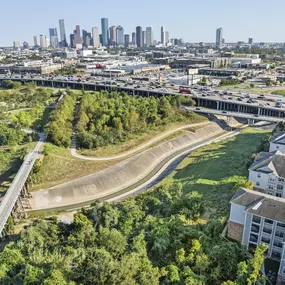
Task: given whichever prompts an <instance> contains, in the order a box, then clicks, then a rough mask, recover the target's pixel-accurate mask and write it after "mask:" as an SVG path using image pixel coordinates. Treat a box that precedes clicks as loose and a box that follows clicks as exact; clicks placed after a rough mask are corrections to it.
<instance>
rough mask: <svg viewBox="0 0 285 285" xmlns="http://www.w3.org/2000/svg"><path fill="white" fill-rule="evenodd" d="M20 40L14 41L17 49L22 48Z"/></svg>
mask: <svg viewBox="0 0 285 285" xmlns="http://www.w3.org/2000/svg"><path fill="white" fill-rule="evenodd" d="M20 45H21V44H20V41H14V42H13V47H14V48H15V49H18V48H20Z"/></svg>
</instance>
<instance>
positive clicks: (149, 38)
mask: <svg viewBox="0 0 285 285" xmlns="http://www.w3.org/2000/svg"><path fill="white" fill-rule="evenodd" d="M152 45H153V29H152V27H146V46H147V47H150V46H152Z"/></svg>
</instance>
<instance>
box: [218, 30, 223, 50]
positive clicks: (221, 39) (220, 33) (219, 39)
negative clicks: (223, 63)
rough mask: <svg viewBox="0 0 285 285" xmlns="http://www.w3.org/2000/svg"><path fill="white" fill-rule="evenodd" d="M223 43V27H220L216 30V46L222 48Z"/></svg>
mask: <svg viewBox="0 0 285 285" xmlns="http://www.w3.org/2000/svg"><path fill="white" fill-rule="evenodd" d="M222 44H223V29H222V28H218V29H217V30H216V46H217V47H218V48H221V47H222Z"/></svg>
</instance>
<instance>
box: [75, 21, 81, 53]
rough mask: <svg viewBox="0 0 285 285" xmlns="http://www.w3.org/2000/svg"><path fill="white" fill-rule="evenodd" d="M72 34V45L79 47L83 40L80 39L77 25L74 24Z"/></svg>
mask: <svg viewBox="0 0 285 285" xmlns="http://www.w3.org/2000/svg"><path fill="white" fill-rule="evenodd" d="M73 34H74V47H75V48H76V49H81V48H82V43H83V41H82V37H81V33H80V26H79V25H76V27H75V30H74V32H73Z"/></svg>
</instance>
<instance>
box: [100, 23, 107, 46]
mask: <svg viewBox="0 0 285 285" xmlns="http://www.w3.org/2000/svg"><path fill="white" fill-rule="evenodd" d="M108 25H109V24H108V19H107V18H102V19H101V29H102V43H103V46H108V43H109V27H108Z"/></svg>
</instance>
